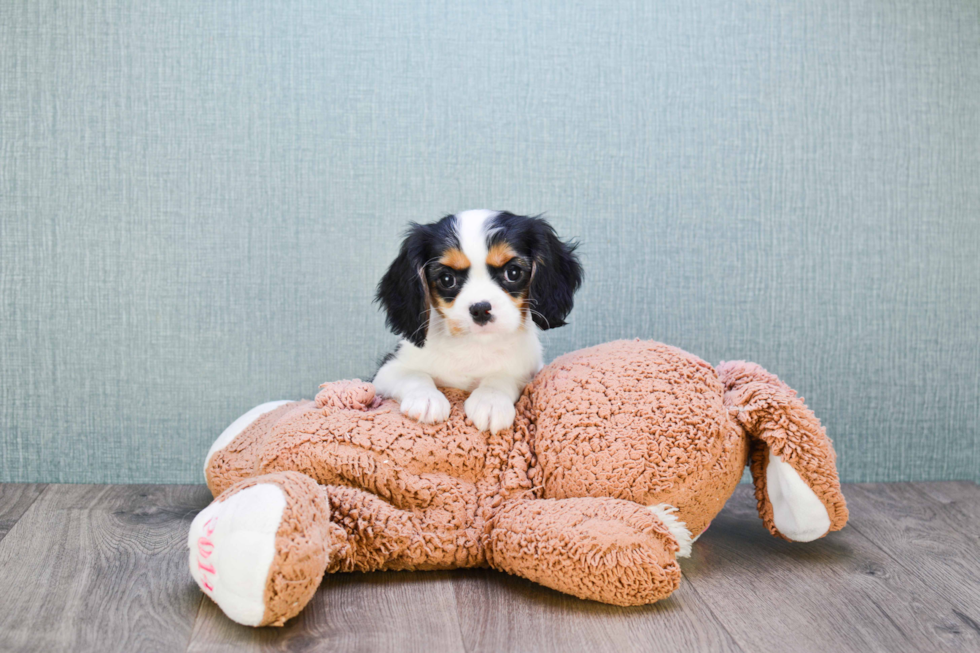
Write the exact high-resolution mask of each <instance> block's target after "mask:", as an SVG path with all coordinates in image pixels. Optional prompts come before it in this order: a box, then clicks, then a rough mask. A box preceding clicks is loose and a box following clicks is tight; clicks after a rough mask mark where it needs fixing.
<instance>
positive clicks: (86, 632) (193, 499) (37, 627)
mask: <svg viewBox="0 0 980 653" xmlns="http://www.w3.org/2000/svg"><path fill="white" fill-rule="evenodd" d="M210 498H211V497H210V494H209V493H208V491H207V488H205V487H203V486H93V485H74V486H73V485H51V486H48V488H47V489H46V490H45V491H44V493H43V494H42V495H41V496H40V497H39V498H38V500H37V501H35V502H34V504H33V505H32V506H31V507H30V508H29V509H28V510H27V512H25V513H24V515H23V517H21V519H20V521H19V522H18V523H17V525H16V527H15V528H14V529H12V530H11V531H10V533H8V534H7V537H5V538H4V539H3V541H0V586H2V587H4V588H5V589H8V590H10V589H14V590H16V591H5V592H2V593H0V634H2V636H0V642H2V643H0V648H2V650H5V651H39V650H40V651H158V650H159V651H164V650H166V651H173V650H184V649H185V648H186V646H187V642H188V639H189V637H190V634H191V630H192V627H193V623H194V618H195V615H196V614H197V611H198V606H199V604H200V602H201V594H200V592H199V591H198V590H197V587H196V586H194V584H193V581H192V580H191V578H190V576H189V574H188V572H187V569H186V567H187V553H186V550H187V549H186V546H187V545H186V537H187V528H188V527H189V525H190V520H191V519H192V518H193V516H194V515H195V514H196V513H197V512H198V511H199V510H200V509H202V508H203V507H204V506H206V505H207V503H208V502H209V500H210Z"/></svg>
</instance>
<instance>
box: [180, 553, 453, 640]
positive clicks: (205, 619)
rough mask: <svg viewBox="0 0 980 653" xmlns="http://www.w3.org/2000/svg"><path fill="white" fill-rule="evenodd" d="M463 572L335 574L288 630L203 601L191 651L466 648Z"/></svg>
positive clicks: (290, 622) (285, 627) (208, 601)
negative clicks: (459, 576)
mask: <svg viewBox="0 0 980 653" xmlns="http://www.w3.org/2000/svg"><path fill="white" fill-rule="evenodd" d="M454 573H457V572H417V573H410V572H385V573H373V574H332V575H328V576H326V577H325V578H324V581H323V585H321V587H320V589H319V590H317V593H316V596H314V598H313V600H312V601H310V604H309V605H308V606H306V609H305V610H303V612H302V613H300V614H299V616H297V617H296V618H294V619H292V620H291V621H289V622H288V623H287V624H286V625H285V626H283V627H282V628H258V629H255V628H246V627H244V626H239V625H238V624H236V623H234V622H232V621H231V620H230V619H228V618H227V617H225V616H224V614H222V612H221V611H220V610H219V609H218V607H217V606H216V605H215V604H214V603H212V602H211V601H210V600H205V601H204V603H203V604H202V606H201V612H200V614H199V616H198V619H197V622H196V624H195V627H194V633H193V635H192V637H191V642H190V646H189V648H188V651H193V652H194V653H203V652H208V653H215V652H219V651H287V650H290V651H292V650H304V651H305V650H323V651H371V652H374V651H378V652H383V651H418V652H420V653H443V652H453V653H455V652H457V651H463V650H464V649H463V643H462V639H461V635H460V630H459V622H458V621H457V618H456V612H457V611H456V597H455V594H454V593H453V586H452V576H453V574H454Z"/></svg>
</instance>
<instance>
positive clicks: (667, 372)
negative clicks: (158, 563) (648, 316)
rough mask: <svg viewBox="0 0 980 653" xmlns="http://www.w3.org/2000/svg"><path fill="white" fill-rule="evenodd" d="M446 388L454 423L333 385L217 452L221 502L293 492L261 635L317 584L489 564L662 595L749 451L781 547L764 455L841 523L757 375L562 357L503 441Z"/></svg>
mask: <svg viewBox="0 0 980 653" xmlns="http://www.w3.org/2000/svg"><path fill="white" fill-rule="evenodd" d="M445 393H446V396H447V398H448V399H449V401H450V404H451V406H452V408H451V412H450V415H449V419H448V420H447V421H446V422H443V423H441V424H435V425H423V424H419V423H417V422H415V421H413V420H411V419H408V418H406V417H404V416H403V415H401V413H400V412H399V407H398V404H397V403H395V402H393V401H389V400H382V399H380V398H379V397H377V396H376V395H375V392H374V387H373V386H372V385H371V384H370V383H364V382H360V381H339V382H336V383H327V384H324V385H323V386H321V390H320V392H319V393H318V394H317V396H316V398H315V399H314V400H313V401H300V402H293V403H289V404H285V405H282V406H279V407H278V408H275V409H273V410H271V412H268V413H265V414H263V415H261V416H260V417H258V418H257V419H255V420H254V421H253V422H252V423H251V424H250V425H248V426H247V427H246V428H245V429H244V430H243V431H241V433H239V434H238V436H237V437H235V438H234V439H233V440H232V441H231V442H230V443H229V444H227V445H226V446H224V447H223V448H221V449H219V450H218V451H216V452H215V453H214V454H213V455H212V456H211V458H210V460H209V462H208V465H207V468H206V476H207V481H208V486H209V487H210V488H211V490H212V492H214V494H215V495H216V496H218V495H220V496H218V499H217V500H218V501H221V500H222V498H223V497H226V496H228V495H233V494H234V493H236V492H240V491H242V490H243V489H244V488H247V487H250V486H251V485H254V484H257V483H274V484H276V485H278V486H279V487H281V488H282V490H283V492H284V495H285V497H286V503H287V507H286V509H285V511H284V512H283V517H282V522H281V525H280V530H279V532H278V533H277V537H276V555H275V558H274V562H273V564H272V566H271V567H270V570H269V576H268V578H269V580H268V585H267V591H266V595H265V600H266V603H265V606H266V612H265V615H264V616H263V620H262V621H263V623H269V624H282V623H283V622H284V621H285V620H287V619H288V618H290V617H292V616H293V615H295V614H297V613H298V612H299V610H301V609H302V607H303V606H304V605H305V604H306V602H307V601H308V600H309V598H310V596H312V593H313V590H314V589H315V587H316V586H317V584H318V583H319V582H320V578H321V575H322V574H323V573H324V571H326V572H328V573H329V572H337V571H372V570H380V569H404V570H424V569H450V568H456V567H474V566H490V567H493V568H496V569H500V570H502V571H506V572H509V573H513V574H519V575H521V576H524V577H526V578H529V579H531V580H534V581H536V582H539V583H541V584H543V585H546V586H548V587H551V588H554V589H556V590H559V591H562V592H566V593H568V594H572V595H575V596H578V597H580V598H583V599H591V600H597V601H603V602H605V603H611V604H616V605H641V604H646V603H650V602H653V601H656V600H659V599H661V598H664V597H666V596H668V595H669V594H670V593H671V592H673V591H674V589H676V587H677V586H678V584H679V582H680V567H679V566H678V564H677V561H676V557H677V555H678V553H679V552H680V547H681V545H683V547H684V548H685V549H689V547H690V543H691V540H692V539H694V538H696V537H697V535H699V534H700V533H701V532H702V531H703V530H704V529H705V528H706V527H707V525H708V523H709V522H710V521H711V519H713V518H714V516H715V515H716V514H717V513H718V511H719V510H721V508H722V506H723V505H724V503H725V501H726V500H727V499H728V497H729V496H731V493H732V491H733V490H734V488H735V486H736V484H737V483H738V481H739V478H740V477H741V473H742V470H743V469H744V467H745V465H746V462H747V461H748V459H749V456H750V451H751V458H752V467H751V468H752V472H753V476H754V478H755V482H756V493H757V497H758V498H759V512H760V514H761V515H762V517H763V520H764V521H765V523H766V525H767V527H768V528H769V529H770V530H771V531H772V532H773V533H775V534H777V535H781V536H782V535H784V533H780V532H779V530H778V527H777V526H776V524H775V521H774V520H773V511H772V507H771V505H770V503H769V497H768V494H767V488H766V485H765V477H766V460H767V459H766V457H765V456H767V455H769V454H770V453H772V454H774V455H778V456H780V457H781V460H782V461H783V462H785V463H787V465H784V466H783V467H781V468H780V470H781V473H783V474H789V475H791V476H794V478H793V479H790V480H791V481H793V482H796V481H795V480H794V479H795V478H796V476H798V478H799V479H801V480H800V485H801V486H802V487H804V489H806V488H807V487H808V488H809V489H807V490H806V491H807V492H811V491H812V493H815V495H816V496H817V497H819V499H820V502H822V503H814V505H817V506H818V507H820V506H821V505H822V506H824V507H825V508H826V512H827V513H828V514H829V516H830V519H829V522H828V523H830V527H829V528H827V529H824V528H823V526H821V523H822V522H819V521H818V522H816V524H817V525H816V528H817V529H818V531H819V532H817V533H816V535H815V536H820V535H823V534H825V532H826V531H829V530H837V529H839V528H841V527H842V526H843V525H844V522H845V521H846V518H847V512H846V507H845V504H844V500H843V497H842V496H841V494H840V486H839V482H838V479H837V473H836V469H835V467H834V454H833V448H832V446H831V444H830V440H829V439H828V438H827V437H826V434H825V433H824V432H823V430H822V429H821V427H820V425H819V422H818V421H817V420H816V417H814V416H813V414H812V413H811V412H810V411H809V410H808V409H807V408H806V406H805V405H804V404H803V403H802V401H801V400H799V399H798V398H796V396H795V393H793V391H792V390H790V389H789V388H788V387H786V386H785V385H784V384H782V383H781V382H780V381H779V380H778V379H776V377H774V376H772V375H771V374H768V373H767V372H765V371H764V370H762V369H761V368H759V367H758V366H753V365H752V364H749V363H741V362H739V363H726V364H724V365H721V366H719V368H718V371H716V370H715V369H714V368H712V367H711V366H710V365H708V364H707V363H705V362H704V361H702V360H700V359H699V358H697V357H696V356H692V355H691V354H688V353H686V352H683V351H681V350H679V349H676V348H674V347H669V346H666V345H662V344H660V343H656V342H650V341H640V340H634V341H617V342H612V343H607V344H605V345H599V346H596V347H591V348H588V349H584V350H581V351H577V352H573V353H571V354H567V355H565V356H562V357H560V358H559V359H557V360H555V361H554V362H553V363H552V364H551V365H549V366H547V367H546V368H545V369H544V370H542V371H541V372H540V373H539V374H538V375H537V376H536V377H535V379H534V380H533V381H532V383H531V384H529V385H528V387H527V388H526V389H525V391H524V393H523V395H522V396H521V398H520V399H519V401H518V402H517V406H516V409H517V418H516V420H515V422H514V425H513V427H512V428H509V429H506V430H504V431H501V432H498V433H497V434H496V435H491V434H489V433H486V432H480V431H478V430H476V428H474V427H473V425H472V423H470V422H469V421H468V420H467V418H466V416H465V412H464V410H463V402H464V400H465V399H466V393H464V392H461V391H458V390H451V389H450V390H445ZM757 456H758V457H757ZM790 499H791V500H792V497H791V498H790ZM781 507H785V506H781ZM810 507H811V508H812V505H811V506H810ZM790 508H792V506H790ZM790 514H793V515H795V514H796V513H792V512H791V513H790ZM799 514H803V515H806V514H809V513H805V512H803V513H799ZM811 526H812V525H811ZM811 530H813V528H811ZM685 553H686V550H685ZM214 559H215V560H219V561H220V556H219V555H217V553H216V555H215V557H214ZM214 567H215V573H217V574H219V575H220V573H221V569H220V568H219V567H220V565H219V564H217V563H216V564H215V565H214ZM219 605H220V603H219Z"/></svg>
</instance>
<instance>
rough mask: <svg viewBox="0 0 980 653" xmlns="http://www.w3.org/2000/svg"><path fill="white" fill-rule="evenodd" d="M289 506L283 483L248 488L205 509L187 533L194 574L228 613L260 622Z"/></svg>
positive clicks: (246, 621) (245, 622) (245, 620)
mask: <svg viewBox="0 0 980 653" xmlns="http://www.w3.org/2000/svg"><path fill="white" fill-rule="evenodd" d="M285 508H286V497H285V495H283V493H282V490H281V489H280V488H279V486H278V485H273V484H271V483H264V484H260V485H254V486H252V487H250V488H246V489H244V490H242V491H241V492H238V493H236V494H233V495H232V496H230V497H228V498H227V499H226V500H224V501H220V502H219V501H215V502H214V503H212V504H211V505H210V506H208V507H207V508H205V509H204V510H202V511H201V512H200V513H199V514H198V515H197V517H195V518H194V521H193V523H192V524H191V531H190V534H189V535H188V537H187V545H188V546H189V547H190V568H191V576H193V577H194V580H195V581H197V584H198V586H200V588H201V590H202V591H204V593H205V594H207V595H208V596H209V597H211V599H212V600H214V602H215V603H217V604H218V606H219V607H220V608H221V609H222V611H224V613H225V614H226V615H228V617H230V618H231V619H232V620H234V621H237V622H238V623H240V624H243V625H245V626H257V625H259V623H260V622H261V621H262V617H263V615H264V614H265V589H266V580H267V579H268V576H269V568H270V567H271V566H272V562H273V559H274V558H275V555H276V531H278V530H279V522H280V521H282V513H283V510H284V509H285Z"/></svg>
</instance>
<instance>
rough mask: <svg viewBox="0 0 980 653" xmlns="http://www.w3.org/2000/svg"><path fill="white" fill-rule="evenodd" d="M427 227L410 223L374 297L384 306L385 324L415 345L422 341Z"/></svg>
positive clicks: (426, 320)
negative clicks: (396, 254)
mask: <svg viewBox="0 0 980 653" xmlns="http://www.w3.org/2000/svg"><path fill="white" fill-rule="evenodd" d="M427 242H428V240H427V236H426V228H425V227H424V226H422V225H419V224H415V223H412V225H411V227H409V230H408V232H407V233H406V234H405V240H404V241H402V246H401V249H400V250H399V252H398V256H397V257H395V260H394V261H393V262H392V264H391V266H390V267H389V268H388V271H387V272H385V274H384V276H383V277H381V281H380V282H378V291H377V294H376V295H375V298H374V299H375V301H376V302H378V303H379V304H381V306H382V307H383V308H384V310H385V313H386V314H387V317H386V319H385V322H386V323H387V325H388V328H389V329H391V330H392V331H393V332H395V333H396V334H398V335H400V336H403V337H404V338H406V339H407V340H408V341H410V342H411V343H412V344H414V345H415V346H416V347H421V346H422V345H424V344H425V333H426V331H427V330H428V327H429V292H428V289H427V286H426V284H425V262H426V261H427V260H428V259H427V258H426V244H427Z"/></svg>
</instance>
